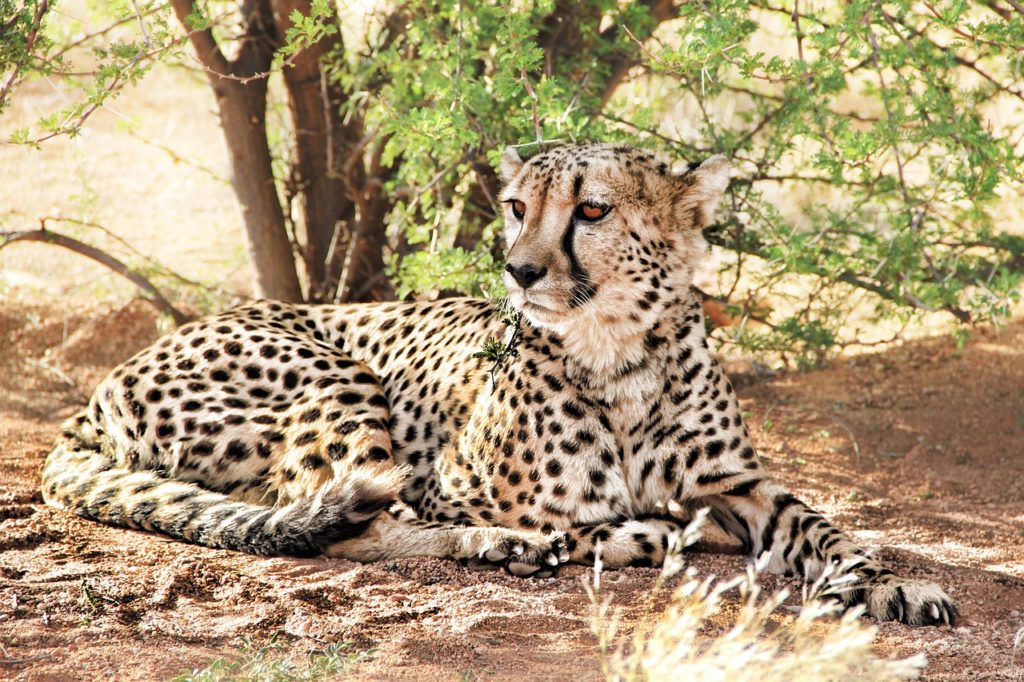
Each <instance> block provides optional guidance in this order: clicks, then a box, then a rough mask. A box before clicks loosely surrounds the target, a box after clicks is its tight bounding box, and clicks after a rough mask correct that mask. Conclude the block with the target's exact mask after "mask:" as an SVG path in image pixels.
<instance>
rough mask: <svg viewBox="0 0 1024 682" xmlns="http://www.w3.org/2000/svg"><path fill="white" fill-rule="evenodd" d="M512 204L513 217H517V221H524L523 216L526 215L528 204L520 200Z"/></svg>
mask: <svg viewBox="0 0 1024 682" xmlns="http://www.w3.org/2000/svg"><path fill="white" fill-rule="evenodd" d="M509 203H511V204H512V215H514V216H515V217H516V220H522V219H523V216H524V215H526V204H524V203H523V202H521V201H519V199H513V200H512V201H511V202H509Z"/></svg>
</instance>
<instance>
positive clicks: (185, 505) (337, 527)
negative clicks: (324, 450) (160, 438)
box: [42, 420, 407, 556]
mask: <svg viewBox="0 0 1024 682" xmlns="http://www.w3.org/2000/svg"><path fill="white" fill-rule="evenodd" d="M103 440H104V439H103V437H102V435H100V436H98V437H97V436H96V434H94V433H90V431H89V424H88V423H87V422H85V423H83V421H82V420H78V421H76V422H74V423H72V424H70V425H68V427H67V428H66V430H65V431H64V434H63V436H62V437H61V438H60V439H59V440H58V441H57V443H56V445H55V446H54V448H53V450H52V451H51V452H50V454H49V456H48V457H47V459H46V463H45V464H44V466H43V475H42V488H43V499H45V500H46V502H47V503H49V504H51V505H53V506H55V507H59V508H63V509H67V510H68V511H71V512H74V513H75V514H78V515H79V516H83V517H85V518H89V519H93V520H96V521H101V522H103V523H108V524H111V525H116V526H124V527H127V528H135V529H138V530H148V531H156V532H159V533H164V534H166V535H169V536H171V537H174V538H177V539H180V540H185V541H188V542H194V543H196V544H199V545H204V546H207V547H216V548H221V549H233V550H237V551H241V552H248V553H250V554H258V555H262V556H277V555H288V556H316V555H319V554H321V553H322V552H323V550H324V549H325V548H326V547H328V546H330V545H331V544H333V543H335V542H338V541H340V540H345V539H347V538H351V537H355V536H358V535H359V534H361V533H362V532H363V531H364V530H365V529H366V527H367V526H368V525H369V523H370V522H371V521H372V520H373V519H374V517H376V516H377V515H378V514H379V513H380V512H381V511H383V510H384V509H387V508H388V507H389V506H391V504H392V503H393V502H394V501H395V500H396V499H397V497H398V492H399V490H400V489H401V487H402V485H403V482H404V478H405V476H406V474H407V472H406V471H405V470H403V469H400V468H394V469H388V470H383V471H361V470H356V471H353V472H352V473H351V475H350V476H349V477H348V478H347V479H346V480H344V481H340V482H337V483H334V484H332V485H329V486H325V487H324V488H323V489H321V490H320V492H319V493H318V494H316V495H315V496H313V497H310V498H306V499H302V500H299V501H296V502H293V503H291V504H288V505H285V506H281V507H269V506H262V505H259V504H252V503H247V502H239V501H235V500H232V499H231V498H229V497H228V496H226V495H224V494H222V493H217V492H212V491H209V490H206V489H204V488H201V487H200V486H198V485H196V484H193V483H189V482H186V481H176V480H171V479H167V478H163V477H162V476H160V475H159V474H158V473H157V472H155V471H145V470H143V471H130V470H128V469H125V468H122V467H119V466H118V465H117V463H116V461H115V460H114V458H112V457H111V456H109V455H108V454H107V453H105V452H104V443H103Z"/></svg>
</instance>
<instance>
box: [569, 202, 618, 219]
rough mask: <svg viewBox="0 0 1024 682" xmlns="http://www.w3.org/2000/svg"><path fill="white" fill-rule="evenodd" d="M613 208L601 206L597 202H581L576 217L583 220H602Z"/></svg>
mask: <svg viewBox="0 0 1024 682" xmlns="http://www.w3.org/2000/svg"><path fill="white" fill-rule="evenodd" d="M610 210H612V209H611V207H610V206H599V205H597V204H580V205H579V206H577V207H576V217H577V218H581V219H583V220H591V221H593V220H600V219H601V218H603V217H605V216H606V215H608V211H610Z"/></svg>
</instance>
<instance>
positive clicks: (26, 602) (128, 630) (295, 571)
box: [0, 302, 1024, 680]
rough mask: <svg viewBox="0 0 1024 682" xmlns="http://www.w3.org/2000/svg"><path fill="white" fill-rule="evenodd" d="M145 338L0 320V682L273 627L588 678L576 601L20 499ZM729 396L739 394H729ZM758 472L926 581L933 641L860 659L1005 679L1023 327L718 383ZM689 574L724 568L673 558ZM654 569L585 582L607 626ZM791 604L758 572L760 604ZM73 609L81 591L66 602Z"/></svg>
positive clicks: (102, 672)
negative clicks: (930, 586) (741, 421)
mask: <svg viewBox="0 0 1024 682" xmlns="http://www.w3.org/2000/svg"><path fill="white" fill-rule="evenodd" d="M156 335H157V331H156V321H155V318H154V316H153V314H152V313H151V312H150V310H149V309H148V308H147V307H146V306H145V305H144V304H142V303H140V302H135V303H133V304H131V305H130V306H129V307H127V308H125V309H122V310H120V311H114V312H96V313H95V314H92V315H89V314H86V313H84V312H79V313H74V314H68V315H66V319H65V317H62V316H61V315H60V314H58V313H55V312H54V311H53V310H51V309H46V308H41V307H30V306H20V305H8V306H6V307H5V308H2V309H0V349H2V351H0V679H25V680H65V679H100V678H105V679H119V680H128V679H140V680H142V679H147V680H149V679H160V678H165V677H168V676H172V675H174V674H177V673H179V672H181V671H182V669H185V668H196V667H203V666H205V665H207V664H208V663H209V662H210V661H211V660H212V659H214V658H216V657H218V656H222V655H225V654H230V653H232V652H234V651H237V645H238V643H239V640H240V638H241V637H242V636H246V635H248V636H250V637H252V638H253V639H254V640H255V641H257V642H264V641H267V640H269V638H270V637H271V636H272V635H273V634H274V633H284V634H283V635H282V638H283V639H284V641H286V642H288V643H289V648H290V649H291V650H292V651H294V652H302V651H304V650H306V649H315V648H321V647H322V646H323V645H324V644H325V643H330V642H335V641H351V642H353V647H354V649H355V650H362V649H366V648H370V647H377V648H378V649H379V652H378V653H377V654H376V656H375V658H374V660H372V661H370V662H366V663H361V664H359V665H358V667H356V668H355V669H354V670H353V672H352V673H351V675H352V676H353V677H356V678H362V679H380V680H385V679H445V680H451V679H458V678H459V677H460V676H461V677H462V678H464V679H481V678H486V679H510V680H511V679H515V680H522V679H539V678H544V679H566V680H570V679H572V680H576V679H594V678H597V677H598V676H599V674H598V667H597V657H596V645H595V641H594V638H593V637H592V635H591V634H590V631H589V612H588V609H589V606H588V602H587V598H586V596H585V594H584V591H583V589H582V586H581V584H580V579H581V577H584V576H586V575H587V573H588V570H587V569H584V568H582V567H569V568H568V569H566V570H564V571H563V572H562V573H561V575H560V576H559V577H558V578H553V579H548V580H521V579H518V578H513V577H510V576H506V575H503V574H500V573H496V572H485V573H478V572H472V571H469V570H468V569H466V568H465V567H463V566H461V565H459V564H457V563H454V562H446V561H439V560H431V559H415V560H402V561H392V562H380V563H376V564H369V565H360V564H356V563H351V562H346V561H335V560H294V559H260V558H255V557H249V556H245V555H241V554H233V553H228V552H222V551H215V550H210V549H204V548H201V547H195V546H191V545H186V544H181V543H177V542H173V541H170V540H168V539H165V538H162V537H159V536H155V535H149V534H145V533H138V532H131V531H126V530H122V529H116V528H108V527H104V526H100V525H97V524H94V523H90V522H87V521H84V520H82V519H78V518H76V517H72V516H69V515H67V514H64V513H61V512H57V511H55V510H52V509H50V508H48V507H46V506H44V505H43V504H41V502H40V498H39V495H38V493H37V486H38V470H39V467H40V465H41V463H42V460H43V458H44V456H45V454H46V451H47V449H48V447H49V445H50V443H51V441H52V439H53V437H54V435H55V432H56V429H57V424H58V423H59V422H60V420H61V419H63V418H64V417H67V416H69V415H70V414H72V413H73V412H74V411H75V410H76V409H77V408H78V407H79V406H80V405H81V404H82V403H83V401H84V400H85V399H86V398H87V396H88V391H89V389H90V388H91V386H92V384H93V383H95V382H96V381H97V380H98V379H99V378H100V377H101V376H102V375H103V374H104V373H105V372H106V371H108V370H109V369H110V368H111V367H112V366H113V365H115V364H116V363H117V362H119V361H120V360H123V359H125V358H126V357H128V355H130V354H131V353H132V352H134V351H135V350H136V349H138V348H140V347H142V346H143V345H145V344H146V343H148V342H149V341H151V340H152V339H154V338H155V337H156ZM741 384H742V381H741ZM740 395H741V396H742V398H743V400H742V404H743V408H744V410H746V411H747V412H748V417H749V421H750V424H751V428H752V431H753V433H754V438H755V442H757V443H758V444H759V446H760V448H761V451H762V452H763V453H764V454H765V455H766V456H768V457H770V458H771V459H772V461H773V467H774V469H775V471H776V472H777V473H778V475H779V477H780V478H781V479H782V480H783V481H785V482H786V483H787V484H788V485H789V486H790V487H791V488H792V489H794V490H795V491H797V492H798V493H799V494H800V495H802V496H803V497H804V498H806V499H807V500H808V501H809V502H810V503H811V504H812V505H814V506H816V507H818V508H819V509H821V510H822V511H824V512H826V513H827V514H828V515H829V516H830V517H831V518H833V519H834V520H835V521H837V522H838V524H839V525H840V527H843V528H846V529H848V530H850V531H851V532H853V534H854V535H856V536H857V537H859V538H860V540H861V541H862V542H863V543H864V544H866V545H868V546H870V547H874V548H878V550H879V553H880V554H881V556H882V557H884V559H885V560H887V561H888V562H890V563H891V564H892V565H893V567H894V568H896V569H897V570H898V571H901V572H903V573H905V574H908V575H912V576H917V577H928V578H930V579H934V580H935V581H937V582H939V583H940V584H942V585H943V586H945V587H946V589H947V590H948V591H949V593H950V594H951V595H952V596H953V598H954V599H955V600H956V601H957V602H958V605H959V606H960V609H961V612H962V621H961V623H960V624H959V625H958V626H957V627H956V628H954V629H950V628H945V627H943V628H919V629H912V628H908V627H905V626H902V625H897V624H891V623H887V624H883V625H881V627H880V630H879V636H878V639H877V645H876V646H877V649H878V650H879V651H881V652H883V653H885V654H887V655H908V654H911V653H914V652H918V651H923V652H925V653H926V654H927V656H928V659H929V665H928V667H927V669H926V671H925V677H926V679H931V680H1024V668H1022V667H1021V665H1020V663H1019V662H1018V664H1017V665H1014V664H1013V663H1012V661H1011V658H1012V653H1013V652H1012V643H1013V636H1014V633H1015V632H1016V631H1017V630H1018V629H1019V628H1021V626H1022V625H1024V618H1022V615H1021V612H1022V611H1024V320H1021V321H1017V322H1015V323H1013V324H1011V325H1010V326H1009V327H1007V328H1005V329H1003V330H1002V331H1000V332H998V333H994V332H980V333H978V334H977V337H976V338H975V339H974V340H973V341H972V342H971V343H970V344H969V345H968V346H967V347H966V348H965V349H963V351H959V352H958V351H957V350H956V347H955V344H954V343H953V342H952V341H951V340H929V341H923V342H916V343H913V344H908V345H907V346H904V347H902V348H899V349H895V350H892V351H889V352H887V353H884V354H880V355H874V356H860V357H858V358H856V359H853V360H844V361H839V362H837V363H836V365H835V366H833V367H832V368H829V369H825V370H820V371H815V372H809V373H801V374H780V375H777V376H773V377H769V378H767V379H763V380H760V381H759V382H758V383H755V384H752V385H747V386H744V387H742V388H741V389H740ZM691 558H692V564H693V565H694V566H695V567H697V569H698V570H699V571H700V573H701V574H708V573H714V574H717V575H723V576H731V575H733V574H735V573H737V572H739V571H740V570H742V568H743V566H744V563H745V560H744V559H743V558H742V557H739V556H735V555H723V554H709V553H695V554H693V555H692V557H691ZM656 573H657V572H656V571H654V570H652V569H628V570H622V571H614V572H608V573H606V576H605V582H604V584H605V589H606V593H610V594H613V595H614V597H615V602H616V603H617V604H620V605H624V606H625V607H626V610H625V616H626V620H627V621H628V620H629V618H630V617H631V615H632V616H635V613H634V612H633V611H632V610H631V609H635V608H636V607H635V605H636V604H637V603H638V602H639V601H641V599H640V598H641V597H642V596H643V595H644V594H645V593H646V592H647V590H649V588H650V586H651V585H652V584H653V581H654V577H655V575H656ZM783 586H789V587H791V588H797V586H796V585H794V584H792V582H791V581H787V580H785V579H782V578H779V577H767V578H766V579H765V587H766V588H767V589H769V590H775V589H778V588H781V587H783ZM87 595H88V596H87Z"/></svg>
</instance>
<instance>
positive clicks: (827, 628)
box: [586, 510, 925, 682]
mask: <svg viewBox="0 0 1024 682" xmlns="http://www.w3.org/2000/svg"><path fill="white" fill-rule="evenodd" d="M706 515H707V510H702V511H701V512H700V513H698V515H697V516H696V517H695V518H694V521H693V522H691V523H690V524H689V525H688V526H687V527H686V529H685V530H683V532H682V533H681V534H679V535H677V536H676V537H674V538H672V539H671V540H670V545H669V553H668V556H667V557H666V559H665V564H664V568H663V569H662V572H661V574H660V575H659V577H658V579H657V581H656V583H655V587H654V589H653V590H652V591H651V593H650V594H649V595H648V597H647V599H646V601H645V603H644V604H643V605H642V607H641V615H640V617H639V619H638V624H637V625H636V626H635V628H634V629H633V631H632V633H630V634H626V633H624V632H623V630H624V628H623V626H622V617H621V613H620V612H618V611H616V610H613V609H612V606H611V598H610V597H605V596H604V595H603V594H602V593H601V561H600V552H598V558H597V560H596V561H595V565H594V572H593V580H592V582H589V583H586V589H587V594H588V595H589V597H590V602H591V605H592V611H591V629H592V631H593V632H594V634H595V635H596V637H597V641H598V647H599V651H600V663H601V672H602V674H603V676H604V678H605V679H606V680H609V681H612V680H613V681H615V682H641V681H646V680H668V679H685V680H688V681H692V682H702V681H704V680H730V682H746V681H756V682H775V681H778V682H802V681H810V680H815V681H817V680H838V679H847V678H848V679H856V680H886V681H890V680H903V679H914V678H916V677H917V676H918V674H919V673H920V670H921V668H923V667H924V664H925V658H924V656H923V655H921V654H918V655H916V656H913V657H910V658H906V659H900V660H890V659H885V658H879V657H877V656H876V655H875V654H874V653H873V652H872V651H871V641H872V639H874V636H875V632H876V628H874V627H872V626H869V625H866V624H865V623H864V622H863V621H862V620H861V618H860V616H861V614H862V613H863V607H856V608H853V609H850V610H849V611H846V612H845V613H842V614H840V611H841V607H839V606H838V604H837V602H836V600H834V599H831V597H834V596H835V595H836V594H838V593H841V592H843V591H845V590H849V589H851V588H852V587H853V584H852V582H853V580H854V579H853V577H852V576H851V575H850V574H849V573H848V572H846V571H844V570H843V567H841V566H839V567H837V566H831V567H829V568H828V569H826V571H825V572H824V574H823V575H822V576H821V577H820V578H819V579H818V580H817V581H815V583H814V584H813V585H810V586H808V587H807V588H805V590H804V595H803V596H804V604H803V607H802V608H801V609H800V612H799V614H798V615H796V616H793V615H790V614H788V613H785V612H783V611H781V608H780V607H782V605H783V603H784V602H785V600H786V599H787V597H788V593H787V592H786V591H785V590H784V591H782V592H779V593H777V594H774V595H771V596H767V597H765V596H762V593H761V590H760V588H759V587H758V584H757V581H758V576H759V575H760V574H761V572H762V571H764V570H765V568H766V566H767V560H766V556H763V557H762V558H761V560H759V561H758V562H756V563H755V564H754V565H752V566H750V567H749V568H748V569H747V572H746V573H745V574H743V575H740V576H737V577H735V578H733V579H731V580H725V581H717V580H715V579H714V578H713V577H708V578H704V579H699V578H697V576H696V570H695V569H694V568H692V567H689V568H688V567H687V566H686V562H685V559H684V558H683V555H682V549H683V548H685V547H687V546H689V545H691V544H693V543H694V542H696V541H697V539H699V537H700V533H699V529H700V526H701V524H702V523H703V521H704V519H705V518H706ZM680 574H682V581H681V582H680V583H679V584H678V586H676V587H675V589H673V590H672V592H671V594H670V595H668V605H667V607H666V608H665V609H664V610H663V611H662V612H661V613H656V612H655V609H654V605H655V604H656V603H657V602H658V600H659V598H660V597H662V596H664V593H665V589H666V586H667V584H668V582H669V580H670V579H671V578H674V577H676V576H678V575H680ZM733 592H738V596H739V601H740V608H739V610H738V612H737V613H736V616H735V617H734V618H730V620H729V621H728V622H727V623H726V625H725V628H726V629H725V630H724V631H723V632H720V633H717V634H708V630H711V631H712V632H716V631H717V630H718V629H719V628H720V627H721V624H722V620H721V619H720V618H716V616H718V615H720V614H721V612H722V611H723V605H724V604H725V603H726V600H727V599H728V597H727V595H728V594H730V593H733Z"/></svg>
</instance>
